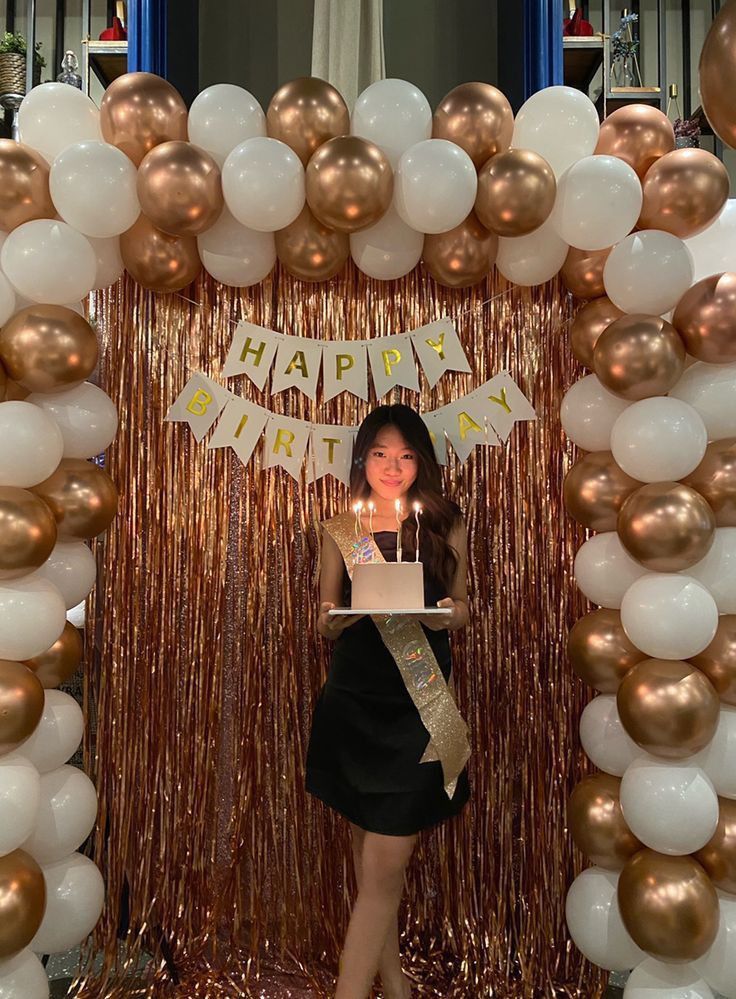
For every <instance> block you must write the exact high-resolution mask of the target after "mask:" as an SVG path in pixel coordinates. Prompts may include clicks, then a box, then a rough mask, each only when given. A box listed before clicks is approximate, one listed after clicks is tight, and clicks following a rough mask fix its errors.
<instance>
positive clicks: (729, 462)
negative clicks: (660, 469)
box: [682, 437, 736, 527]
mask: <svg viewBox="0 0 736 999" xmlns="http://www.w3.org/2000/svg"><path fill="white" fill-rule="evenodd" d="M682 481H683V482H684V483H686V484H687V485H688V486H692V488H693V489H696V490H697V491H698V492H699V493H700V495H701V496H703V497H704V498H705V499H706V500H707V501H708V505H709V506H710V507H711V509H712V510H713V512H714V513H715V515H716V526H717V527H736V437H722V438H721V439H720V440H718V441H712V442H711V443H710V444H709V445H708V447H707V448H706V449H705V454H704V455H703V460H702V461H701V462H700V464H699V465H698V467H697V468H696V469H695V471H693V472H691V473H690V474H689V475H686V476H685V478H684V479H683V480H682Z"/></svg>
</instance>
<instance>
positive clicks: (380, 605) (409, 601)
mask: <svg viewBox="0 0 736 999" xmlns="http://www.w3.org/2000/svg"><path fill="white" fill-rule="evenodd" d="M351 606H352V607H353V608H354V609H364V610H376V611H381V610H399V609H401V610H417V609H419V608H421V607H424V566H423V565H422V563H421V562H361V563H359V564H358V565H356V566H355V567H354V568H353V579H352V595H351Z"/></svg>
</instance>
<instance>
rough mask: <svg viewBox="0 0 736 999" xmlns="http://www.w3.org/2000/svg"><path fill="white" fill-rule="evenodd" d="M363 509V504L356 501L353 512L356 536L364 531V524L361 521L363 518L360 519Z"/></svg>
mask: <svg viewBox="0 0 736 999" xmlns="http://www.w3.org/2000/svg"><path fill="white" fill-rule="evenodd" d="M362 509H363V504H362V503H355V504H354V505H353V513H354V514H355V537H356V538H359V537H360V535H361V533H362V531H363V524H362V523H361V520H360V513H361V510H362Z"/></svg>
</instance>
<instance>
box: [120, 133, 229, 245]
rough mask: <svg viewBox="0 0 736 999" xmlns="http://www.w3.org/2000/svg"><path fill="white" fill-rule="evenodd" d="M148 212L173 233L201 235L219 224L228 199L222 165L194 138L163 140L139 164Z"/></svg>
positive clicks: (141, 195)
mask: <svg viewBox="0 0 736 999" xmlns="http://www.w3.org/2000/svg"><path fill="white" fill-rule="evenodd" d="M138 199H139V201H140V203H141V208H142V210H143V213H144V215H146V216H147V217H148V218H149V219H150V221H151V222H152V223H153V224H154V225H155V226H157V227H158V228H159V229H161V231H162V232H167V233H168V234H169V235H170V236H198V235H199V234H200V233H202V232H205V231H206V230H207V229H209V228H210V227H211V226H213V225H214V224H215V222H216V221H217V219H218V218H219V216H220V212H221V211H222V207H223V205H224V203H225V202H224V200H223V197H222V184H221V182H220V168H219V167H218V166H217V163H216V162H215V161H214V160H213V159H212V157H211V156H210V154H209V153H206V152H205V151H204V149H200V148H199V146H194V145H192V143H191V142H181V141H177V142H162V143H161V144H160V145H158V146H156V147H155V149H152V150H151V151H150V153H147V154H146V156H145V157H144V159H143V162H142V163H141V165H140V167H139V168H138Z"/></svg>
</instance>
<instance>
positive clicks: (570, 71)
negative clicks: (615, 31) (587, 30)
mask: <svg viewBox="0 0 736 999" xmlns="http://www.w3.org/2000/svg"><path fill="white" fill-rule="evenodd" d="M562 51H563V58H564V80H565V84H566V85H567V86H568V87H575V88H576V89H577V90H582V91H583V93H586V94H587V92H588V88H589V87H590V84H591V83H592V81H593V77H594V76H595V74H596V73H597V71H598V69H599V68H600V66H601V65H602V63H603V38H602V36H601V35H591V36H581V37H577V36H575V35H569V36H566V37H564V38H563V39H562Z"/></svg>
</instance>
